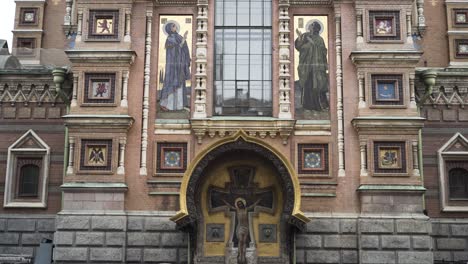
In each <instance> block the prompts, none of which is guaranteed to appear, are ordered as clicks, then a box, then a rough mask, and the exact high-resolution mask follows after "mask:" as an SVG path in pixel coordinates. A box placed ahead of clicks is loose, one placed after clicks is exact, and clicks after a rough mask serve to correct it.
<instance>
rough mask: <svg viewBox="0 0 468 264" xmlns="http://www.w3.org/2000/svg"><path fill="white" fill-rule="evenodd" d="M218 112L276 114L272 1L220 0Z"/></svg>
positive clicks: (217, 24)
mask: <svg viewBox="0 0 468 264" xmlns="http://www.w3.org/2000/svg"><path fill="white" fill-rule="evenodd" d="M215 16H216V17H215V74H214V76H215V81H214V86H215V93H214V94H215V95H214V96H215V98H214V102H215V109H214V112H215V115H248V116H271V115H272V101H271V100H272V89H271V70H272V69H271V59H272V56H271V32H272V31H271V30H272V28H271V1H266V0H216V15H215Z"/></svg>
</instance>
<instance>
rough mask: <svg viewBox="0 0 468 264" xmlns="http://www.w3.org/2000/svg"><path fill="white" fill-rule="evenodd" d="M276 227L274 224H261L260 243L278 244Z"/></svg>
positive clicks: (259, 228)
mask: <svg viewBox="0 0 468 264" xmlns="http://www.w3.org/2000/svg"><path fill="white" fill-rule="evenodd" d="M276 231H277V230H276V225H272V224H259V225H258V232H259V241H260V242H261V243H276V242H277V239H276Z"/></svg>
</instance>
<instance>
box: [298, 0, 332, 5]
mask: <svg viewBox="0 0 468 264" xmlns="http://www.w3.org/2000/svg"><path fill="white" fill-rule="evenodd" d="M333 2H336V1H333V0H290V1H289V3H290V4H291V5H294V6H301V5H307V6H331V5H332V4H333Z"/></svg>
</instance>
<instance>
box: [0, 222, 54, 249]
mask: <svg viewBox="0 0 468 264" xmlns="http://www.w3.org/2000/svg"><path fill="white" fill-rule="evenodd" d="M54 231H55V215H34V216H31V215H2V216H0V254H15V255H27V256H35V255H36V250H37V249H36V247H38V246H39V244H40V242H41V240H42V239H44V238H47V239H52V238H53V236H54Z"/></svg>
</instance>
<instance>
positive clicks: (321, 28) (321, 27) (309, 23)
mask: <svg viewBox="0 0 468 264" xmlns="http://www.w3.org/2000/svg"><path fill="white" fill-rule="evenodd" d="M314 22H317V23H319V25H320V32H319V34H320V35H321V34H322V32H323V29H324V26H323V23H322V21H320V20H318V19H312V20H309V21H307V24H306V26H305V30H306V31H309V27H310V25H312V23H314Z"/></svg>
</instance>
